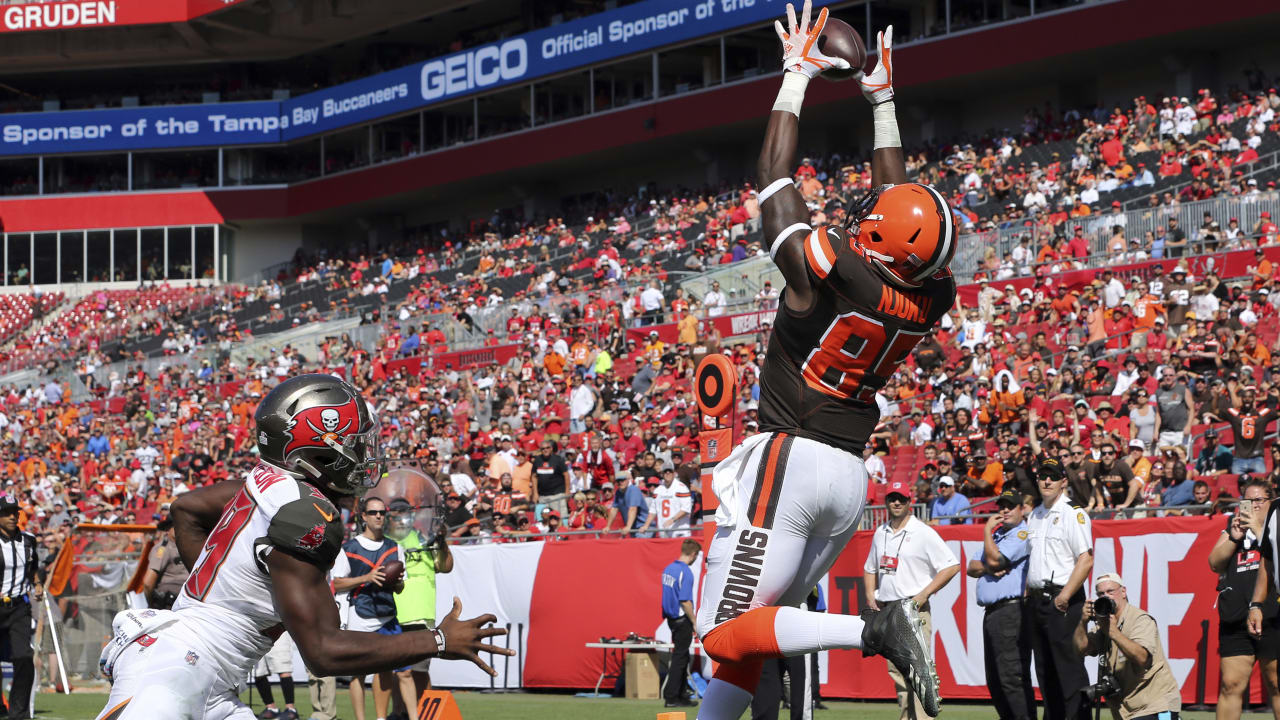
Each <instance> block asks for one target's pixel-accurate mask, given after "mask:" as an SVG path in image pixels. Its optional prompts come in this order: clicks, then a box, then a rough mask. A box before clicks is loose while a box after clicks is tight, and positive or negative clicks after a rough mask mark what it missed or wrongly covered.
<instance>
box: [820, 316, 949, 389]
mask: <svg viewBox="0 0 1280 720" xmlns="http://www.w3.org/2000/svg"><path fill="white" fill-rule="evenodd" d="M925 334H926V333H925V332H923V331H921V332H912V331H910V330H897V331H895V332H894V333H893V335H892V337H890V336H889V335H888V334H887V332H886V330H885V327H884V324H883V323H881V322H880V321H879V320H875V319H873V318H869V317H867V316H866V315H863V314H861V313H859V312H856V311H854V312H850V313H845V314H844V315H837V316H836V319H835V320H834V321H832V323H831V324H830V325H828V326H827V329H826V331H825V332H823V334H822V342H821V343H819V345H818V347H816V348H814V349H813V351H812V352H810V353H809V357H807V358H805V361H804V366H803V367H802V368H801V371H802V373H803V374H804V380H805V383H806V384H807V385H808V386H809V387H811V388H813V389H814V390H817V391H819V392H822V393H826V394H827V395H830V396H832V397H837V398H841V399H846V400H847V399H849V398H852V399H855V400H858V401H859V402H864V403H873V402H875V394H876V391H877V390H879V389H880V388H882V387H884V384H885V383H886V382H887V381H888V380H889V378H890V376H892V375H893V372H894V370H897V369H898V366H899V365H901V364H902V362H903V361H904V360H906V359H907V355H908V354H909V353H910V352H911V349H912V348H914V347H915V346H916V343H918V342H920V338H922V337H924V336H925Z"/></svg>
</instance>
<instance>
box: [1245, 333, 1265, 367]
mask: <svg viewBox="0 0 1280 720" xmlns="http://www.w3.org/2000/svg"><path fill="white" fill-rule="evenodd" d="M1241 354H1242V355H1244V356H1245V357H1247V358H1249V360H1250V362H1252V363H1253V364H1254V365H1259V366H1262V367H1266V366H1268V365H1270V364H1271V351H1270V350H1268V349H1267V346H1266V345H1263V344H1262V343H1260V342H1258V335H1257V334H1256V333H1249V334H1248V335H1247V336H1245V339H1244V349H1243V350H1242V351H1241Z"/></svg>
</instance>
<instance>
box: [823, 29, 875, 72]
mask: <svg viewBox="0 0 1280 720" xmlns="http://www.w3.org/2000/svg"><path fill="white" fill-rule="evenodd" d="M818 49H819V50H821V51H822V53H823V54H824V55H830V56H832V57H842V58H844V59H845V60H848V61H849V66H850V67H849V69H848V70H834V69H833V70H824V71H822V77H824V78H826V79H828V80H848V79H849V78H852V77H857V75H858V73H860V72H862V67H863V66H864V65H866V64H867V46H866V45H865V44H863V42H862V36H861V35H859V34H858V31H857V30H854V29H853V27H852V26H851V25H849V23H847V22H845V21H843V20H840V19H838V18H833V17H828V18H827V24H826V26H824V27H823V28H822V34H821V35H819V36H818Z"/></svg>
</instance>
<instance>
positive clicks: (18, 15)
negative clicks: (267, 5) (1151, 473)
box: [0, 0, 244, 32]
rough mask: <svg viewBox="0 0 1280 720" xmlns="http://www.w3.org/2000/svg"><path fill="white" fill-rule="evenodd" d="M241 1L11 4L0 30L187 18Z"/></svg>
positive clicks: (100, 0) (67, 0)
mask: <svg viewBox="0 0 1280 720" xmlns="http://www.w3.org/2000/svg"><path fill="white" fill-rule="evenodd" d="M241 2H244V0H186V2H182V1H181V0H165V1H164V2H161V1H159V0H64V1H63V2H41V3H27V4H23V5H10V6H8V7H6V8H4V10H3V11H2V12H0V32H31V31H38V30H70V29H75V28H95V27H121V26H125V25H154V24H158V23H173V22H187V21H188V20H192V19H194V18H197V17H200V16H202V15H208V14H209V13H212V12H217V11H218V10H222V9H224V8H227V7H230V6H232V5H237V4H239V3H241Z"/></svg>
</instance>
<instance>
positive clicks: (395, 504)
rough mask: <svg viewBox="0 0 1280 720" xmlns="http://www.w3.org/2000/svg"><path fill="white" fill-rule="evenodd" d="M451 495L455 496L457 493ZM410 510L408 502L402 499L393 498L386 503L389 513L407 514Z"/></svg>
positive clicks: (410, 506) (411, 507)
mask: <svg viewBox="0 0 1280 720" xmlns="http://www.w3.org/2000/svg"><path fill="white" fill-rule="evenodd" d="M451 494H454V495H456V494H457V493H451ZM412 509H413V506H412V505H410V504H409V501H408V500H406V499H404V498H402V497H398V498H394V499H392V501H391V502H389V503H387V510H389V511H391V512H409V511H410V510H412Z"/></svg>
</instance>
